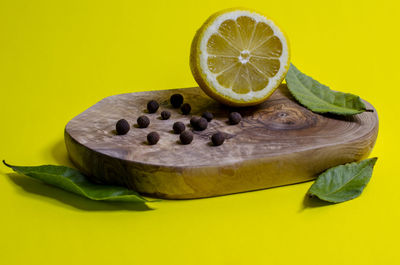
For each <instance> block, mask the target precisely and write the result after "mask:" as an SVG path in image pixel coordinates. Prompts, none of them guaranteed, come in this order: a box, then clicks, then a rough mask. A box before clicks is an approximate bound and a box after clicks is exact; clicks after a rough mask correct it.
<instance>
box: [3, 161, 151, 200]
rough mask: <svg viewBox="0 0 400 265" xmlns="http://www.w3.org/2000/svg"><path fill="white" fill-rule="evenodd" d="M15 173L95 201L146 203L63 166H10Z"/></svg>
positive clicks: (130, 194)
mask: <svg viewBox="0 0 400 265" xmlns="http://www.w3.org/2000/svg"><path fill="white" fill-rule="evenodd" d="M3 163H4V164H5V165H6V166H7V167H10V168H12V169H13V170H14V171H15V172H18V173H21V174H23V175H26V176H28V177H32V178H35V179H38V180H41V181H43V182H45V183H47V184H50V185H52V186H55V187H58V188H60V189H63V190H66V191H69V192H72V193H75V194H78V195H80V196H83V197H86V198H89V199H91V200H96V201H119V202H142V203H143V202H146V201H148V200H147V199H146V198H144V197H142V196H140V195H139V194H138V193H137V192H135V191H133V190H129V189H127V188H124V187H120V186H109V185H100V184H94V183H92V182H90V181H89V180H87V178H86V177H85V175H83V174H82V173H81V172H79V171H78V170H76V169H73V168H69V167H65V166H54V165H43V166H33V167H21V166H12V165H9V164H7V163H6V162H5V161H4V160H3Z"/></svg>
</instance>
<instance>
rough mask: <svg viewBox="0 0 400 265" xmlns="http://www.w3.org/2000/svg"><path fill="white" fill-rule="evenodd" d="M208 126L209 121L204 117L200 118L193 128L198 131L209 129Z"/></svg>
mask: <svg viewBox="0 0 400 265" xmlns="http://www.w3.org/2000/svg"><path fill="white" fill-rule="evenodd" d="M207 126H208V121H207V120H206V119H204V118H199V119H198V120H197V121H196V122H195V123H194V126H193V128H194V129H195V130H196V131H204V130H205V129H207Z"/></svg>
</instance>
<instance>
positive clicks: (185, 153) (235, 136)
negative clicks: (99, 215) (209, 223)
mask: <svg viewBox="0 0 400 265" xmlns="http://www.w3.org/2000/svg"><path fill="white" fill-rule="evenodd" d="M173 93H181V94H182V95H183V96H184V98H185V102H188V103H190V104H191V105H192V112H191V115H182V114H181V113H180V111H179V110H178V109H174V108H172V106H171V105H170V103H169V97H170V96H171V95H172V94H173ZM151 99H155V100H157V101H158V102H159V103H160V109H159V110H158V111H157V113H154V114H148V113H146V110H145V109H146V104H147V102H148V101H149V100H151ZM366 105H367V107H368V108H369V109H373V107H372V106H371V105H370V104H369V103H367V102H366ZM162 110H170V111H171V113H172V115H171V118H170V119H169V120H161V119H160V113H161V111H162ZM206 110H208V111H211V112H212V113H214V116H215V118H214V120H212V121H211V122H210V123H209V126H208V128H207V129H206V130H205V131H202V132H196V131H194V134H195V135H194V140H193V142H192V143H191V144H190V145H182V144H180V143H179V136H178V135H176V134H174V133H173V132H172V125H173V123H174V122H176V121H182V122H184V123H185V124H186V125H187V129H191V128H190V126H189V119H190V118H191V117H192V115H201V113H202V112H204V111H206ZM233 110H235V111H238V112H240V113H241V114H242V116H243V120H242V122H240V124H238V125H229V124H228V123H227V116H228V114H229V112H230V111H233ZM140 115H147V116H148V117H149V118H150V120H151V123H150V126H149V127H148V128H145V129H140V128H137V126H136V119H137V117H139V116H140ZM121 118H124V119H126V120H127V121H128V122H129V123H130V124H131V125H132V128H131V130H130V131H129V132H128V134H127V135H123V136H120V135H116V134H115V123H116V122H117V121H118V120H119V119H121ZM151 131H157V132H158V133H159V134H160V141H159V142H158V144H157V145H153V146H151V145H148V144H147V143H146V135H147V134H148V133H149V132H151ZM216 131H221V132H223V133H225V134H226V135H227V137H228V139H227V140H226V141H225V143H224V144H223V145H221V146H218V147H215V146H212V145H211V143H210V136H211V135H212V134H213V133H214V132H216ZM377 133H378V116H377V113H376V111H374V112H364V113H362V114H358V115H355V116H351V117H339V116H332V115H330V116H329V115H324V116H323V115H319V114H315V113H313V112H311V111H309V110H307V109H306V108H304V107H302V106H300V105H299V104H298V103H296V102H295V101H294V99H293V98H292V97H291V95H290V94H289V92H288V90H287V87H286V85H281V86H280V87H279V89H278V90H277V91H276V92H275V93H274V94H273V95H272V96H271V97H270V98H269V99H268V100H267V101H266V102H265V103H263V104H261V105H259V106H256V107H251V108H240V109H229V108H228V107H225V106H222V105H220V104H219V103H217V102H215V101H214V100H211V99H210V98H209V97H207V96H206V95H205V94H204V93H203V92H202V91H201V89H199V88H197V87H196V88H184V89H175V90H161V91H151V92H140V93H130V94H122V95H115V96H111V97H108V98H105V99H103V100H102V101H100V102H98V103H97V104H95V105H94V106H92V107H91V108H89V109H88V110H86V111H85V112H83V113H81V114H80V115H78V116H77V117H75V118H74V119H72V120H71V121H70V122H69V123H68V124H67V126H66V128H65V143H66V146H67V150H68V153H69V156H70V158H71V160H72V161H73V162H74V164H75V165H76V166H77V167H78V168H79V169H81V170H83V171H84V172H85V173H86V174H88V175H89V176H90V178H91V179H92V180H93V181H96V182H100V183H110V184H118V185H125V186H127V187H129V188H132V189H134V190H137V191H138V192H141V193H144V194H147V195H151V196H154V197H160V198H170V199H186V198H201V197H210V196H217V195H223V194H231V193H237V192H244V191H250V190H257V189H264V188H269V187H274V186H280V185H286V184H292V183H298V182H303V181H307V180H311V179H313V178H315V176H316V175H317V174H318V173H320V172H322V171H324V170H325V169H327V168H330V167H332V166H336V165H339V164H344V163H347V162H353V161H357V160H360V159H362V158H365V157H367V156H368V155H369V153H370V152H371V150H372V148H373V146H374V144H375V140H376V137H377Z"/></svg>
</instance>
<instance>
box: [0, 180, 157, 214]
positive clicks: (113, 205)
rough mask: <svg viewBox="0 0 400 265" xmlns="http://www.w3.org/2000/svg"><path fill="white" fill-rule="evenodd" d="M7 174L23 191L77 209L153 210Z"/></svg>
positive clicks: (145, 206) (142, 204)
mask: <svg viewBox="0 0 400 265" xmlns="http://www.w3.org/2000/svg"><path fill="white" fill-rule="evenodd" d="M7 176H8V177H9V179H10V180H11V181H12V182H13V183H14V184H16V185H17V186H19V187H20V188H22V190H23V191H24V192H28V193H32V194H35V195H39V196H43V197H47V198H50V199H52V200H56V201H58V202H61V203H63V204H66V205H69V206H72V207H74V208H76V209H79V210H84V211H120V210H127V211H148V210H153V209H151V208H149V207H148V206H147V205H146V204H144V203H129V202H126V203H125V202H105V201H92V200H90V199H87V198H84V197H81V196H79V195H75V194H73V193H69V192H66V191H64V190H61V189H59V188H56V187H52V186H50V185H47V184H45V183H42V182H40V181H37V180H34V179H30V178H28V177H25V176H23V175H19V174H16V173H8V174H7ZM25 195H26V194H25ZM47 201H50V202H51V200H48V199H47Z"/></svg>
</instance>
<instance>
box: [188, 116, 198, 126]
mask: <svg viewBox="0 0 400 265" xmlns="http://www.w3.org/2000/svg"><path fill="white" fill-rule="evenodd" d="M199 119H200V118H199V117H196V116H193V117H192V118H191V119H190V125H192V127H194V126H195V124H196V122H197V121H198V120H199Z"/></svg>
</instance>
